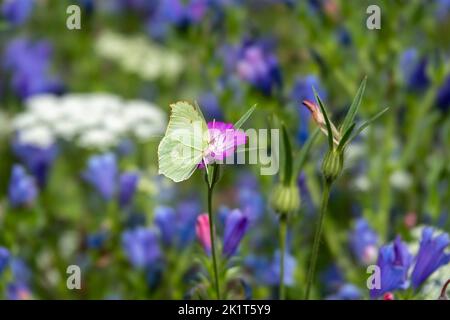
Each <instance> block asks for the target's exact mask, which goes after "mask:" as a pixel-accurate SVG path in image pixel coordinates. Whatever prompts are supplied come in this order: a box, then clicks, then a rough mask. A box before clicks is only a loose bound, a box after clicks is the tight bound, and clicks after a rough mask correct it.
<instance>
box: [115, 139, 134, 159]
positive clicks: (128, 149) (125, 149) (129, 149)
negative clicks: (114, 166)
mask: <svg viewBox="0 0 450 320" xmlns="http://www.w3.org/2000/svg"><path fill="white" fill-rule="evenodd" d="M135 150H136V146H135V144H134V142H133V140H131V139H123V140H121V141H120V142H119V145H118V146H117V148H116V152H117V154H118V155H119V157H126V156H128V155H130V154H132V153H133V152H135Z"/></svg>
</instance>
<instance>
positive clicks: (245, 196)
mask: <svg viewBox="0 0 450 320" xmlns="http://www.w3.org/2000/svg"><path fill="white" fill-rule="evenodd" d="M235 190H236V194H237V203H238V207H239V208H240V209H241V211H242V213H244V214H245V216H246V217H247V218H248V220H249V223H251V224H253V223H255V222H256V221H257V220H258V218H259V217H261V216H262V214H263V213H264V210H265V201H264V197H263V195H262V194H261V191H260V190H259V184H258V180H257V179H256V178H255V176H254V175H253V174H252V173H250V172H245V171H244V172H242V173H240V174H239V178H238V182H237V184H236V188H235Z"/></svg>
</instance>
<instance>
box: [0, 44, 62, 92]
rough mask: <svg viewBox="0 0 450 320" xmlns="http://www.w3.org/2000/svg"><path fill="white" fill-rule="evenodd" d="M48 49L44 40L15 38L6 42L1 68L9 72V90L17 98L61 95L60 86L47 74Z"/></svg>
mask: <svg viewBox="0 0 450 320" xmlns="http://www.w3.org/2000/svg"><path fill="white" fill-rule="evenodd" d="M51 59H52V46H51V44H50V43H49V42H47V41H38V42H33V41H30V40H28V39H26V38H16V39H13V40H12V41H11V42H9V43H8V45H7V46H6V50H5V54H4V57H3V60H4V61H3V68H4V69H5V70H6V71H9V72H11V74H12V80H11V81H12V82H11V87H12V88H13V90H14V91H15V92H16V94H17V95H19V96H20V97H21V98H27V97H29V96H32V95H34V94H38V93H61V92H62V91H63V84H62V83H61V81H60V80H59V79H58V78H57V77H55V76H53V75H51V74H50V62H51Z"/></svg>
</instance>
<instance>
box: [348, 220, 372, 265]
mask: <svg viewBox="0 0 450 320" xmlns="http://www.w3.org/2000/svg"><path fill="white" fill-rule="evenodd" d="M349 242H350V247H351V249H352V251H353V254H354V255H355V257H356V258H357V259H358V261H359V262H360V263H362V264H364V265H369V264H371V263H373V262H375V260H376V258H377V251H378V234H377V233H376V232H375V231H374V230H373V229H372V228H371V227H370V226H369V223H368V222H367V220H366V219H364V218H358V219H357V220H356V222H355V226H354V228H353V230H352V232H351V233H350V237H349Z"/></svg>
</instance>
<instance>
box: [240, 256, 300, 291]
mask: <svg viewBox="0 0 450 320" xmlns="http://www.w3.org/2000/svg"><path fill="white" fill-rule="evenodd" d="M280 258H281V255H280V252H279V251H276V252H275V255H274V257H273V259H272V261H268V260H267V259H265V258H263V257H258V256H248V257H247V258H246V259H245V262H244V264H245V266H246V267H247V268H248V269H249V271H250V273H251V274H252V275H253V276H254V277H255V278H256V279H257V281H259V282H261V283H263V284H266V285H270V286H276V285H279V283H280ZM296 266H297V261H296V260H295V258H294V257H293V256H292V255H290V254H289V253H287V252H286V255H285V259H284V268H285V270H284V284H285V285H287V286H291V285H293V284H294V272H295V268H296Z"/></svg>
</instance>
